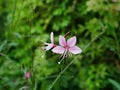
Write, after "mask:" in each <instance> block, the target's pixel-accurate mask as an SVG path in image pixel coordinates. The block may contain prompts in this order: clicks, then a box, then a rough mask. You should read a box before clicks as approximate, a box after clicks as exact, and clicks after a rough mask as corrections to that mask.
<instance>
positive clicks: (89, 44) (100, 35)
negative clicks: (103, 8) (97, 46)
mask: <svg viewBox="0 0 120 90" xmlns="http://www.w3.org/2000/svg"><path fill="white" fill-rule="evenodd" d="M105 29H106V27H104V28H103V31H102V32H101V33H100V34H98V35H97V36H96V37H95V38H94V39H92V40H91V42H89V43H88V44H87V45H86V46H85V48H84V49H83V52H84V51H85V50H86V49H87V48H88V47H89V46H90V45H91V44H92V43H93V42H94V41H95V40H96V39H97V38H98V37H99V36H101V35H102V34H103V33H104V32H105ZM76 58H77V57H76ZM76 58H74V59H73V60H72V61H71V62H70V63H69V64H68V65H67V66H66V67H65V68H64V69H63V71H61V73H60V74H59V75H58V76H57V78H56V79H55V80H54V82H53V83H52V84H51V86H50V87H49V89H48V90H51V89H52V87H53V86H54V84H55V83H56V82H57V81H58V79H59V78H60V77H61V75H62V74H63V73H64V72H65V71H66V70H67V69H68V68H69V67H70V65H71V64H73V62H74V61H75V60H77V59H76Z"/></svg>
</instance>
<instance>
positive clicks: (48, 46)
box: [45, 44, 53, 50]
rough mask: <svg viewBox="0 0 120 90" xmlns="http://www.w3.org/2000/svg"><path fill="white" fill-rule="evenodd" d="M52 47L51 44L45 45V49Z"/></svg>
mask: <svg viewBox="0 0 120 90" xmlns="http://www.w3.org/2000/svg"><path fill="white" fill-rule="evenodd" d="M52 47H53V44H48V45H47V46H46V47H45V50H50V49H51V48H52Z"/></svg>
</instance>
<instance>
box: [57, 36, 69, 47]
mask: <svg viewBox="0 0 120 90" xmlns="http://www.w3.org/2000/svg"><path fill="white" fill-rule="evenodd" d="M59 44H60V45H61V46H66V44H67V43H66V40H65V37H63V36H60V37H59Z"/></svg>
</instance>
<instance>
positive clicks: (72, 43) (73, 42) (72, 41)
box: [67, 36, 76, 47]
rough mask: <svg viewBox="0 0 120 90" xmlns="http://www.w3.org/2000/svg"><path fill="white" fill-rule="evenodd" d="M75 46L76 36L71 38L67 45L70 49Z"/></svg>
mask: <svg viewBox="0 0 120 90" xmlns="http://www.w3.org/2000/svg"><path fill="white" fill-rule="evenodd" d="M75 44H76V36H74V37H71V38H70V39H68V40H67V45H68V46H69V47H72V46H74V45H75Z"/></svg>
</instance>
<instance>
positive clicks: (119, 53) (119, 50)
mask: <svg viewBox="0 0 120 90" xmlns="http://www.w3.org/2000/svg"><path fill="white" fill-rule="evenodd" d="M114 31H115V30H114ZM114 39H115V44H116V51H117V55H118V58H119V60H120V49H119V41H118V39H117V35H116V32H114Z"/></svg>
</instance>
